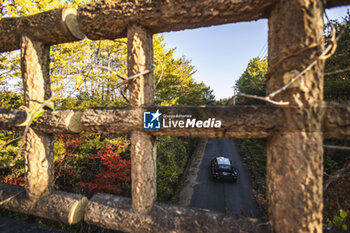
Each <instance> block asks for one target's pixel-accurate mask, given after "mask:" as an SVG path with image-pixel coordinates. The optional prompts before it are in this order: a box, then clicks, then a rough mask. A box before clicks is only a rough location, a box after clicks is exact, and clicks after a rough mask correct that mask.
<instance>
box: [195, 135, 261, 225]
mask: <svg viewBox="0 0 350 233" xmlns="http://www.w3.org/2000/svg"><path fill="white" fill-rule="evenodd" d="M222 155H223V156H225V157H228V158H230V159H231V160H232V163H233V165H234V166H235V168H236V169H237V172H238V179H237V182H236V183H233V182H224V181H213V180H212V179H211V175H210V172H209V164H210V161H211V160H212V159H213V158H214V157H216V156H222ZM251 190H252V188H251V185H250V179H249V176H248V173H247V172H246V171H245V168H244V167H243V164H242V160H241V158H240V156H239V154H238V151H237V148H236V145H235V143H234V140H232V139H209V140H208V144H207V146H206V148H205V154H204V156H203V160H202V163H201V165H200V169H199V173H198V177H197V184H196V185H195V186H194V189H193V195H192V199H191V203H190V206H191V207H196V208H202V209H210V210H215V211H220V212H226V213H234V214H240V215H244V216H249V217H254V218H258V217H259V216H260V215H259V210H258V207H257V204H256V202H255V200H254V199H253V198H252V191H251Z"/></svg>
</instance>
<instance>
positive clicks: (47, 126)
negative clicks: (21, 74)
mask: <svg viewBox="0 0 350 233" xmlns="http://www.w3.org/2000/svg"><path fill="white" fill-rule="evenodd" d="M82 114H83V112H82V111H75V110H60V111H46V112H45V113H44V115H43V116H42V117H40V118H39V119H38V120H37V121H35V122H33V124H32V128H34V129H36V130H40V131H41V132H44V133H48V134H51V133H80V132H81V131H82V130H83V125H82V122H81V116H82ZM26 117H27V114H26V112H25V111H23V110H10V109H0V129H1V130H21V129H23V127H20V126H18V125H19V124H21V123H23V122H24V121H25V120H26Z"/></svg>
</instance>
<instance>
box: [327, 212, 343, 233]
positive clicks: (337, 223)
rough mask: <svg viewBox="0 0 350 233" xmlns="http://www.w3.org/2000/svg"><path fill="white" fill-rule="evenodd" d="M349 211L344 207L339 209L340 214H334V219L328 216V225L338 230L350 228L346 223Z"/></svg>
mask: <svg viewBox="0 0 350 233" xmlns="http://www.w3.org/2000/svg"><path fill="white" fill-rule="evenodd" d="M348 214H349V211H344V210H342V209H340V210H339V215H336V216H334V218H333V220H330V219H329V218H327V224H325V226H326V227H329V228H336V229H338V230H344V231H347V230H348V225H347V224H345V220H346V217H347V216H348Z"/></svg>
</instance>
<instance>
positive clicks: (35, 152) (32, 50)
mask: <svg viewBox="0 0 350 233" xmlns="http://www.w3.org/2000/svg"><path fill="white" fill-rule="evenodd" d="M49 55H50V48H49V46H47V45H44V44H43V43H42V42H39V41H35V40H32V39H31V38H29V37H28V36H22V39H21V71H22V79H23V85H24V103H25V106H26V107H27V108H28V109H30V110H34V109H36V108H38V107H39V106H40V103H42V102H43V101H44V100H45V99H47V98H49V97H50V94H51V93H50V77H49V60H50V59H49ZM24 151H25V171H26V173H25V176H26V188H27V192H28V195H29V196H30V197H31V198H38V197H39V196H40V195H42V194H44V193H49V192H50V189H51V187H52V185H53V182H54V179H53V178H54V177H53V143H52V137H51V136H49V135H45V134H43V133H41V132H39V131H37V130H33V129H29V131H28V134H27V137H26V142H25V147H24Z"/></svg>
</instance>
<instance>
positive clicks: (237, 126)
mask: <svg viewBox="0 0 350 233" xmlns="http://www.w3.org/2000/svg"><path fill="white" fill-rule="evenodd" d="M156 110H159V112H160V113H162V115H161V118H164V117H166V119H165V123H166V124H168V125H169V124H171V123H169V120H168V119H169V116H172V117H171V119H172V121H173V120H184V121H186V119H187V117H174V116H177V115H190V116H191V119H194V118H195V119H197V120H203V121H205V120H207V119H209V118H215V120H220V121H221V127H220V128H204V127H203V128H196V127H194V128H192V127H189V128H180V127H178V126H177V127H172V128H165V126H164V125H162V127H161V128H160V129H143V122H142V121H143V112H144V111H156ZM296 111H299V110H298V109H295V110H294V109H289V108H288V107H285V108H279V107H276V106H270V105H260V106H254V105H249V106H248V105H247V106H242V105H241V106H230V107H227V106H226V107H223V106H206V107H191V106H188V107H180V106H174V107H164V106H157V107H148V108H145V109H141V108H139V109H138V108H91V109H86V110H85V111H84V112H81V111H73V110H60V111H53V112H51V111H47V112H46V113H45V114H44V115H43V117H41V118H39V120H38V121H37V122H34V123H33V126H32V127H33V128H34V129H36V130H40V131H42V132H44V133H79V132H81V131H82V130H85V131H87V132H94V133H104V134H128V133H130V132H131V131H133V130H140V131H143V132H147V133H149V134H151V135H153V136H173V137H201V138H265V137H267V136H269V135H270V134H273V133H274V132H277V131H279V132H281V131H282V130H283V131H284V132H296V131H300V130H299V128H298V127H299V125H287V126H288V128H287V127H285V126H286V124H285V119H287V116H288V114H293V113H296ZM312 111H316V109H314V110H312ZM317 111H319V114H322V115H323V118H322V119H323V120H322V121H323V127H322V129H313V128H312V125H311V126H310V128H309V129H308V131H309V132H311V131H313V130H320V131H323V135H324V138H333V139H349V138H350V103H341V104H340V103H324V104H321V105H320V106H319V107H318V108H317ZM299 112H300V114H307V113H308V112H309V110H307V111H299ZM25 116H26V115H25V112H24V111H20V110H7V109H0V129H2V130H11V129H17V130H18V129H20V128H21V127H17V126H16V125H18V124H20V123H22V122H23V121H24V120H25ZM162 121H163V120H162ZM162 123H163V122H162Z"/></svg>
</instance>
